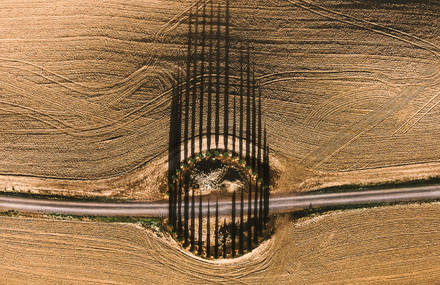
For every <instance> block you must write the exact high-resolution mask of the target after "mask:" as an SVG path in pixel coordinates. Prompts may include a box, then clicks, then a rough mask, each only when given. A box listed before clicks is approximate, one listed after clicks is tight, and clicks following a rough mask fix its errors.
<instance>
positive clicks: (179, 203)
mask: <svg viewBox="0 0 440 285" xmlns="http://www.w3.org/2000/svg"><path fill="white" fill-rule="evenodd" d="M177 235H178V237H179V238H182V179H179V190H178V195H177Z"/></svg>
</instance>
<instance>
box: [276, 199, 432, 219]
mask: <svg viewBox="0 0 440 285" xmlns="http://www.w3.org/2000/svg"><path fill="white" fill-rule="evenodd" d="M433 202H440V199H435V200H426V201H402V202H381V203H370V204H353V205H345V206H330V207H322V208H311V209H310V208H309V209H304V210H299V211H295V212H292V213H287V214H283V215H287V216H288V217H290V218H291V219H294V220H300V219H303V218H312V217H315V216H320V215H324V214H329V213H333V212H340V211H346V210H355V209H370V208H378V207H384V206H395V205H420V204H426V203H433Z"/></svg>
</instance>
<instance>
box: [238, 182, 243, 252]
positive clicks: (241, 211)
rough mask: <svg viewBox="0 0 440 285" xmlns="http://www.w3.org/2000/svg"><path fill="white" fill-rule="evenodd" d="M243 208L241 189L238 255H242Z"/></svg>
mask: <svg viewBox="0 0 440 285" xmlns="http://www.w3.org/2000/svg"><path fill="white" fill-rule="evenodd" d="M243 207H244V191H243V188H241V195H240V230H239V233H238V252H239V254H240V255H243V235H244V233H243V225H244V217H243Z"/></svg>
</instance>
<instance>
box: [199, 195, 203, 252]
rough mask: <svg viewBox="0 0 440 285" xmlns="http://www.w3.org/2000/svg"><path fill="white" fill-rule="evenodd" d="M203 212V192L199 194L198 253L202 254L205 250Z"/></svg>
mask: <svg viewBox="0 0 440 285" xmlns="http://www.w3.org/2000/svg"><path fill="white" fill-rule="evenodd" d="M202 233H203V214H202V194H200V195H199V237H198V254H199V255H202V252H203V250H202V249H203V248H202V245H203V236H202Z"/></svg>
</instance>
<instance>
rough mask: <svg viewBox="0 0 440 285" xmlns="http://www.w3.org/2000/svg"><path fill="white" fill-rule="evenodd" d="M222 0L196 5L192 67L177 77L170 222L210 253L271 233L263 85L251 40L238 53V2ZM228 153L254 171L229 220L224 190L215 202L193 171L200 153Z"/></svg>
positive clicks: (208, 156) (189, 54)
mask: <svg viewBox="0 0 440 285" xmlns="http://www.w3.org/2000/svg"><path fill="white" fill-rule="evenodd" d="M222 1H223V0H220V1H219V2H218V3H217V5H215V3H214V1H213V0H211V1H207V2H198V3H197V5H195V7H193V8H191V9H190V11H189V12H188V19H187V22H186V24H187V26H188V34H187V47H186V57H185V63H184V66H185V70H184V72H183V73H181V72H179V73H178V74H176V77H175V78H176V80H175V82H173V85H172V92H171V94H172V95H171V96H172V98H171V113H170V125H169V144H168V146H169V148H168V162H169V163H168V194H169V217H168V223H169V225H170V227H171V229H172V231H173V232H175V233H176V236H177V239H178V240H179V241H181V243H182V246H183V247H185V248H189V250H190V251H192V252H195V253H197V254H198V255H200V256H205V257H208V258H209V257H211V256H214V258H218V257H220V256H223V257H229V256H230V257H235V256H236V255H237V254H238V255H242V254H244V253H245V251H251V250H252V249H253V248H254V247H256V246H257V245H258V244H259V242H260V240H261V239H262V237H263V236H264V235H265V234H266V233H267V232H266V228H267V223H268V221H269V219H268V214H269V210H268V209H269V182H270V171H269V168H270V167H269V146H268V142H267V135H266V129H265V128H263V119H262V111H261V108H262V89H261V88H260V87H259V86H258V84H257V82H256V80H255V68H254V66H255V63H254V62H251V48H250V46H249V45H242V44H241V43H238V46H240V48H239V57H238V59H237V60H234V57H233V53H231V51H230V50H231V46H232V45H231V38H230V33H231V31H230V29H231V21H230V19H231V12H230V3H229V0H225V2H222ZM215 7H217V9H215ZM222 8H223V9H224V11H222ZM200 11H201V12H200ZM236 73H238V74H236ZM213 96H215V98H213ZM237 97H238V99H237ZM245 100H246V101H245ZM230 105H232V106H230ZM230 112H231V113H230ZM237 129H238V130H237ZM263 129H264V130H263ZM263 131H264V134H263ZM220 138H222V140H221V139H220ZM196 143H198V146H196ZM196 154H197V157H196ZM222 155H223V156H225V157H230V161H232V162H233V163H235V164H237V165H239V166H240V167H242V168H243V169H244V171H245V172H246V173H248V174H247V177H246V179H247V180H248V183H247V185H244V186H243V187H242V188H241V189H240V190H239V194H240V195H239V199H240V201H239V203H237V202H236V199H237V197H236V196H237V195H236V191H233V192H232V201H231V205H232V206H231V213H230V215H229V216H228V217H223V218H224V219H223V225H221V224H219V223H220V220H219V202H218V196H217V198H216V203H215V205H214V204H213V203H210V199H209V196H208V197H206V199H207V203H203V200H204V197H203V196H202V193H201V191H199V189H198V187H200V185H197V184H196V183H195V182H194V181H193V180H192V178H191V175H190V173H189V172H190V171H191V169H192V168H191V167H189V165H190V164H191V165H194V164H195V163H196V158H197V161H201V160H215V159H220V158H216V156H222ZM221 159H223V160H224V159H225V158H224V157H223V158H221ZM196 196H198V199H196ZM206 199H205V200H206ZM246 200H247V201H246ZM197 201H198V203H199V205H198V207H196V205H195V204H196V203H197ZM236 204H239V205H238V206H239V215H238V217H237V212H236V207H237V205H236ZM211 207H212V208H211ZM211 214H214V217H215V218H214V217H212V219H213V221H211ZM204 216H206V218H205V219H204V218H203V217H204ZM196 217H197V219H196ZM211 222H213V223H214V226H213V227H211ZM211 231H213V232H212V233H211ZM203 233H206V234H205V235H204V234H203ZM212 235H213V237H212ZM212 238H213V239H214V241H213V243H214V246H213V247H214V248H213V250H212ZM237 245H238V247H237Z"/></svg>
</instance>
